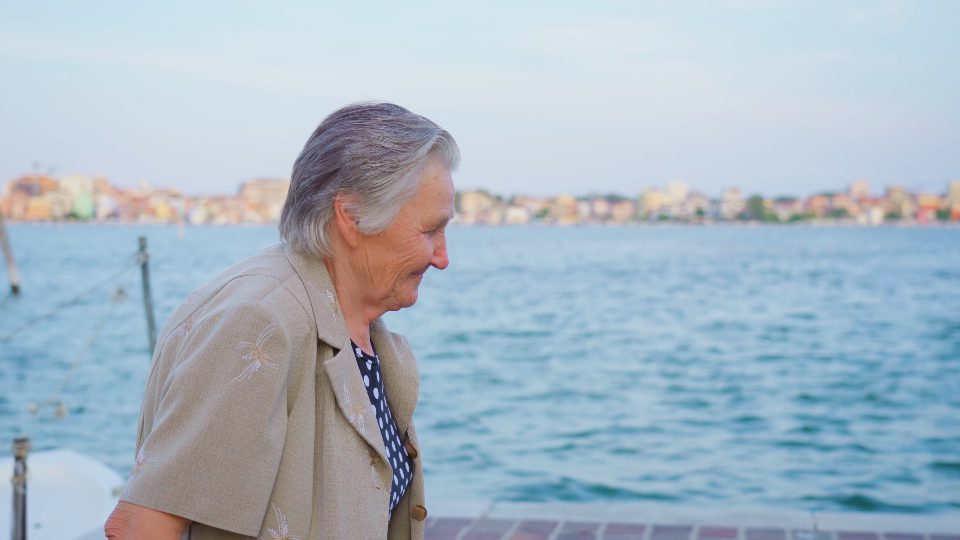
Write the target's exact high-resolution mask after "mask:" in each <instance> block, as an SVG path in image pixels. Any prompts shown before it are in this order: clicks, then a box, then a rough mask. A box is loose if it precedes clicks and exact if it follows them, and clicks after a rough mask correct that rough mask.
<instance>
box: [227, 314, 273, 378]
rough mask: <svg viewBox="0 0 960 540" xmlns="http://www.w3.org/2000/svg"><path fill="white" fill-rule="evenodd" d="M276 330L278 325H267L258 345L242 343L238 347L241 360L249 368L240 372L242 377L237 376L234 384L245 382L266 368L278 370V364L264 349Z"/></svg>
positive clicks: (261, 332)
mask: <svg viewBox="0 0 960 540" xmlns="http://www.w3.org/2000/svg"><path fill="white" fill-rule="evenodd" d="M276 330H277V325H276V324H270V325H267V327H266V328H264V329H263V330H261V331H260V335H259V336H258V337H257V342H256V343H250V342H249V341H242V342H240V343H239V344H238V345H237V350H238V351H239V352H240V354H241V356H240V358H241V360H243V361H244V362H247V367H245V368H244V369H243V371H241V372H240V375H237V377H236V378H234V379H233V381H232V382H241V381H245V380H247V379H249V378H250V377H252V376H253V375H254V374H255V373H257V372H258V371H260V369H262V368H264V367H267V368H270V369H277V364H276V363H275V362H273V359H272V358H270V355H269V354H267V351H266V350H265V349H264V345H266V343H267V340H268V339H270V336H272V335H273V333H274V332H276Z"/></svg>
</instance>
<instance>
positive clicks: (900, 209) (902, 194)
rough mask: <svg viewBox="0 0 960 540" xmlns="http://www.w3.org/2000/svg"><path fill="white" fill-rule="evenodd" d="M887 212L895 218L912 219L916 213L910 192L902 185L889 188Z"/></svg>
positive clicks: (887, 192)
mask: <svg viewBox="0 0 960 540" xmlns="http://www.w3.org/2000/svg"><path fill="white" fill-rule="evenodd" d="M885 198H886V200H887V213H888V214H889V215H890V217H892V218H894V219H912V218H913V217H914V214H915V213H916V206H915V205H914V203H913V200H912V197H911V196H910V193H909V192H907V190H906V189H904V188H903V187H901V186H890V187H888V188H887V191H886V196H885Z"/></svg>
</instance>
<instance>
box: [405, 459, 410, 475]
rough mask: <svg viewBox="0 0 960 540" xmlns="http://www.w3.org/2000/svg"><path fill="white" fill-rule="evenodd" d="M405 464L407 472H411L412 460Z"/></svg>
mask: <svg viewBox="0 0 960 540" xmlns="http://www.w3.org/2000/svg"><path fill="white" fill-rule="evenodd" d="M404 465H405V466H406V467H407V472H408V473H409V472H410V462H409V461H408V462H406V463H404Z"/></svg>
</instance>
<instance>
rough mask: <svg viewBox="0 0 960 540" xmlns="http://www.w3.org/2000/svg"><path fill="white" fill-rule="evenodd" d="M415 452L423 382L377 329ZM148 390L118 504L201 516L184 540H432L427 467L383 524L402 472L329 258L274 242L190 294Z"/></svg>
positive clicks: (396, 344)
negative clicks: (395, 478)
mask: <svg viewBox="0 0 960 540" xmlns="http://www.w3.org/2000/svg"><path fill="white" fill-rule="evenodd" d="M370 333H371V339H372V341H373V344H374V347H375V348H376V351H377V354H378V355H379V356H380V359H381V366H382V372H383V380H384V385H385V388H386V394H387V397H388V401H389V404H390V408H391V410H392V412H393V417H394V419H395V420H396V423H397V427H398V428H399V429H400V432H401V433H402V434H403V438H404V440H405V441H407V445H406V446H407V449H408V452H410V453H411V457H415V456H416V454H418V452H417V448H418V446H419V445H418V443H417V436H416V432H415V431H414V428H413V423H412V416H413V410H414V407H415V405H416V402H417V393H418V389H419V378H418V375H417V366H416V361H415V360H414V357H413V354H411V352H410V350H409V348H408V346H407V343H406V341H405V340H404V339H403V338H402V337H401V336H399V335H397V334H393V333H391V332H388V331H387V329H386V328H385V327H384V325H383V323H382V322H381V321H379V320H377V321H375V322H374V324H372V325H371V327H370ZM158 343H159V345H158V346H157V349H156V351H155V352H154V359H153V370H152V372H151V374H150V378H149V380H148V381H147V388H146V394H145V396H144V400H143V409H142V411H141V415H140V427H139V430H138V435H137V455H136V463H135V465H134V467H133V471H132V473H131V475H130V479H129V481H128V483H127V489H126V491H125V493H124V495H123V496H122V497H121V498H122V499H123V500H126V501H129V502H132V503H134V504H139V505H142V506H147V507H150V508H155V509H158V510H162V511H164V512H169V513H171V514H176V515H178V516H183V517H186V518H188V519H190V520H193V521H194V524H193V525H192V526H191V529H190V538H194V539H196V538H203V539H206V538H242V537H259V538H264V539H281V538H282V539H293V538H297V539H300V540H307V539H324V540H327V539H341V538H342V539H349V540H358V539H359V540H366V539H382V538H389V539H391V540H393V539H398V540H399V539H403V540H419V539H421V538H423V525H424V521H423V520H424V518H425V517H426V509H425V508H424V507H423V465H422V463H421V461H420V459H419V457H415V459H414V460H413V462H414V463H413V465H414V469H415V474H414V477H413V481H412V483H411V485H410V487H409V488H408V489H407V492H406V494H405V495H404V497H403V499H401V500H400V502H399V504H398V505H397V507H396V509H395V510H394V511H393V515H392V518H390V519H389V523H388V501H389V497H390V483H391V478H392V470H391V467H390V464H389V463H388V461H387V459H388V458H387V450H386V449H385V448H384V445H383V439H382V437H381V435H380V432H379V429H378V426H377V420H376V416H375V414H374V412H373V410H372V407H371V405H370V400H369V398H368V397H367V394H366V390H365V388H364V385H363V381H362V380H361V377H360V372H359V369H358V368H357V361H356V358H355V356H354V353H353V351H352V350H351V347H350V346H349V345H350V337H349V335H348V333H347V329H346V325H345V324H344V321H343V317H342V315H341V313H340V305H339V302H338V301H337V297H336V294H335V291H334V288H333V285H332V284H331V282H330V278H329V276H328V275H327V272H326V270H325V268H324V265H323V264H322V262H320V261H318V260H316V259H312V258H309V257H306V256H302V255H298V254H296V253H294V252H293V251H292V250H290V249H289V248H288V247H286V246H277V247H274V248H270V249H267V250H266V251H264V252H262V253H260V254H258V255H255V256H253V257H251V258H249V259H247V260H245V261H243V262H241V263H239V264H238V265H236V266H234V267H233V268H231V269H229V270H227V271H226V272H225V273H223V274H222V275H220V276H219V277H217V278H216V279H214V280H213V281H212V282H211V283H209V284H208V285H206V286H204V287H202V288H200V289H199V290H197V291H196V292H194V293H193V294H191V295H190V296H189V297H188V298H187V300H186V301H185V302H184V303H183V305H181V306H180V307H179V308H178V309H177V310H176V311H175V312H174V314H173V315H172V316H171V317H170V319H169V320H168V322H167V325H166V327H165V328H164V329H163V331H162V332H161V334H160V338H159V341H158Z"/></svg>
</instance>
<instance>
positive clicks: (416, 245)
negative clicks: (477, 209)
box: [359, 158, 454, 311]
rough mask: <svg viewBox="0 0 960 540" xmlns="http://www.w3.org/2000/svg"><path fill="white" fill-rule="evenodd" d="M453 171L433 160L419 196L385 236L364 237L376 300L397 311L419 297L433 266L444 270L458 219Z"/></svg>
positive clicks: (426, 168)
mask: <svg viewBox="0 0 960 540" xmlns="http://www.w3.org/2000/svg"><path fill="white" fill-rule="evenodd" d="M453 211H454V190H453V179H452V178H451V177H450V171H448V170H447V168H446V167H445V166H444V165H443V163H442V162H441V161H440V160H439V159H436V158H430V159H429V160H428V161H427V162H426V164H424V166H423V168H422V169H421V171H420V182H419V187H418V188H417V192H416V194H415V195H414V196H413V198H411V199H410V200H409V201H407V202H406V204H404V205H403V207H402V208H401V209H400V212H399V213H398V214H397V217H396V218H395V219H394V220H393V223H391V224H390V226H389V227H387V229H386V230H384V231H383V232H381V233H379V234H375V235H371V236H363V237H362V241H361V245H360V250H359V255H360V257H361V261H362V262H361V264H362V265H363V267H364V270H365V272H364V273H365V274H366V277H367V278H368V281H369V286H370V290H369V292H368V294H371V295H372V296H373V297H372V298H371V300H373V301H374V302H376V303H377V304H378V305H379V306H381V307H382V308H384V309H386V310H391V311H395V310H398V309H401V308H405V307H409V306H412V305H413V304H414V303H415V302H416V301H417V288H418V287H419V286H420V281H421V280H423V274H424V273H425V272H426V271H427V269H429V268H430V267H431V266H433V267H434V268H438V269H440V270H443V269H444V268H446V267H447V265H448V264H449V262H450V261H449V259H448V258H447V238H446V227H447V223H448V222H449V221H450V219H451V218H452V217H453Z"/></svg>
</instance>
